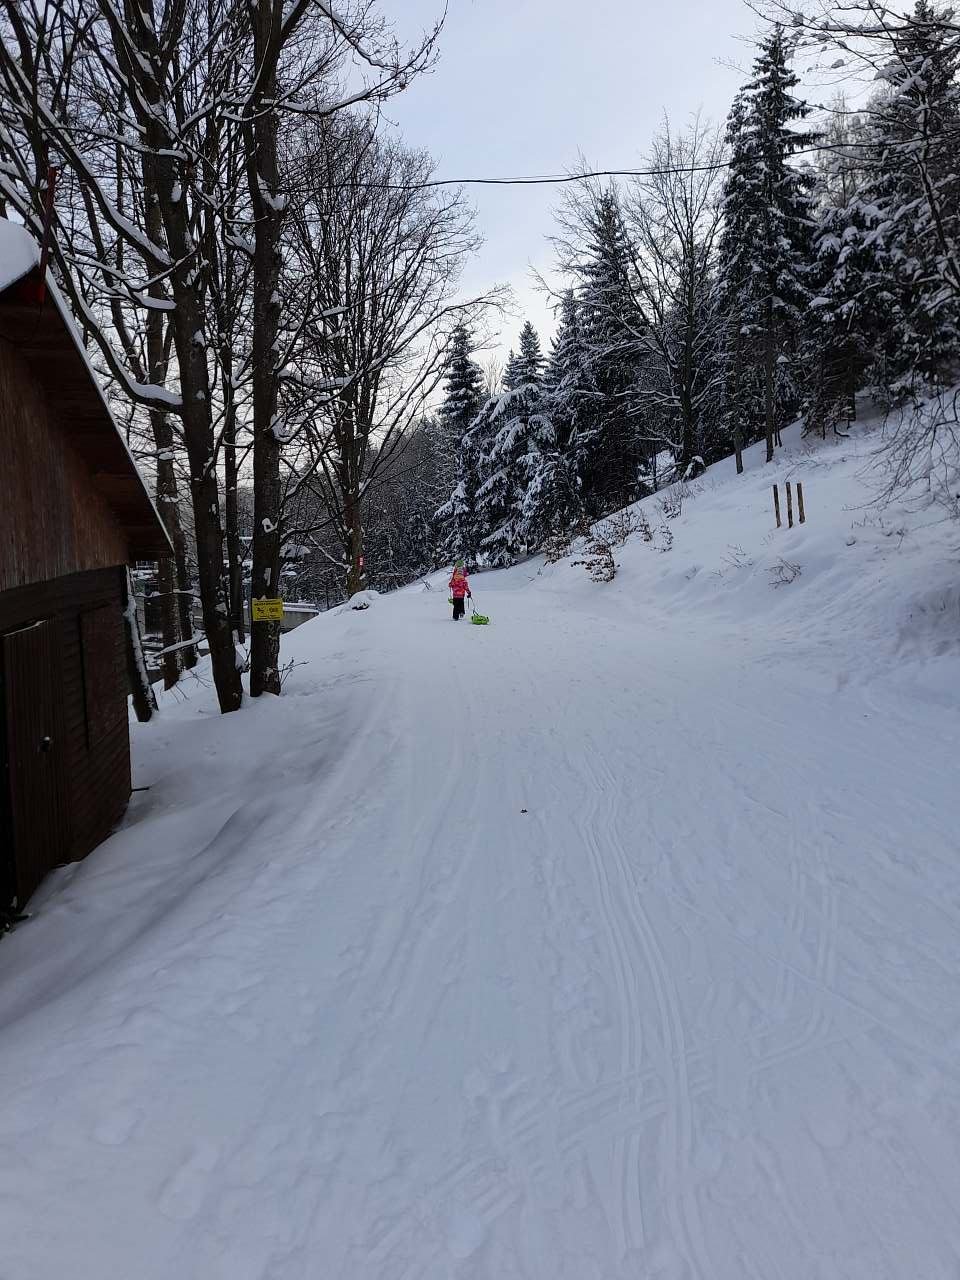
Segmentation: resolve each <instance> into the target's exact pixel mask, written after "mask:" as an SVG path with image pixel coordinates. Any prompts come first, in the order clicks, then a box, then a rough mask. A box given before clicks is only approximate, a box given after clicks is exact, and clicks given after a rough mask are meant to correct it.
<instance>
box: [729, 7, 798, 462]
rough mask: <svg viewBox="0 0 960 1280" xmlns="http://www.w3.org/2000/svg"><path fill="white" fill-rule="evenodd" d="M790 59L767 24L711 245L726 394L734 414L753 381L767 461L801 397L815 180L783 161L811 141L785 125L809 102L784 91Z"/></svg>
mask: <svg viewBox="0 0 960 1280" xmlns="http://www.w3.org/2000/svg"><path fill="white" fill-rule="evenodd" d="M789 59H790V49H789V47H788V44H787V41H786V39H785V37H784V33H783V30H782V28H780V27H779V26H778V27H775V28H774V30H773V31H772V32H771V34H770V35H769V36H768V37H767V38H766V40H764V42H763V43H762V45H761V47H760V52H759V54H758V56H757V59H756V61H755V63H754V76H753V79H752V80H751V81H750V82H749V83H748V84H747V85H746V86H745V88H744V90H743V91H742V92H741V93H740V94H739V95H738V97H737V100H736V101H735V103H734V107H733V110H732V111H731V114H730V118H729V121H728V135H727V136H728V142H729V144H730V149H731V164H730V169H729V172H728V177H727V181H726V184H725V187H724V224H725V227H724V233H723V236H722V240H721V248H720V269H721V288H722V289H723V293H724V295H725V297H726V299H727V300H728V301H729V302H730V304H731V306H732V314H731V318H730V322H729V323H730V332H729V336H728V343H729V344H730V346H731V347H732V351H731V352H728V379H729V383H730V385H728V399H729V401H730V402H731V403H732V404H735V406H736V408H735V411H736V412H737V413H739V414H741V415H742V414H743V413H744V410H746V411H747V412H748V413H749V411H750V409H751V408H752V407H753V405H754V404H755V401H754V398H753V396H752V395H751V390H752V388H753V387H755V386H756V385H757V384H758V383H759V386H760V387H761V388H762V406H763V422H762V426H763V431H764V434H765V436H766V441H767V460H768V461H771V460H772V459H773V448H774V443H775V442H778V441H779V433H780V428H781V427H782V426H783V424H784V422H785V421H786V419H787V418H788V417H789V415H790V414H791V412H793V411H795V410H796V409H797V408H798V407H799V404H800V396H801V370H800V369H799V360H798V352H799V342H800V334H801V328H802V321H803V316H804V313H805V310H806V307H807V305H808V304H809V300H810V296H811V284H812V278H811V272H812V260H813V246H812V227H813V185H814V183H813V178H812V175H811V174H810V173H809V172H808V171H807V170H806V169H804V168H800V167H797V166H795V165H792V164H791V163H790V158H791V156H793V155H794V153H795V152H796V151H798V150H800V149H801V148H803V147H805V146H809V145H810V144H811V141H812V139H811V137H810V135H809V134H807V133H802V132H798V131H795V130H793V129H791V128H790V127H789V126H790V124H791V123H792V122H793V121H795V120H800V119H803V118H804V117H805V116H807V115H808V114H809V108H808V107H807V106H806V104H804V103H803V102H801V101H799V100H798V99H797V98H796V97H795V96H794V95H793V92H792V91H793V90H794V89H795V88H796V86H797V85H798V83H799V81H798V78H797V76H796V75H795V74H794V72H793V71H791V70H790V67H789ZM743 425H744V426H745V427H746V433H747V434H748V435H749V436H750V437H752V436H754V435H755V434H756V432H757V428H758V426H759V425H760V424H759V423H757V422H756V421H751V420H750V418H749V417H748V418H747V421H746V423H744V424H743Z"/></svg>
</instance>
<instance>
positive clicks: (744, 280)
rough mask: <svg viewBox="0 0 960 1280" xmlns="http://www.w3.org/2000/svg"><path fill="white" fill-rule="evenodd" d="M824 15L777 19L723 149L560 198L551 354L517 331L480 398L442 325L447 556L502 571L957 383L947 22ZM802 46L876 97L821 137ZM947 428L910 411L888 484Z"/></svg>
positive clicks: (674, 137) (442, 534)
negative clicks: (449, 449) (855, 76)
mask: <svg viewBox="0 0 960 1280" xmlns="http://www.w3.org/2000/svg"><path fill="white" fill-rule="evenodd" d="M818 12H819V15H820V16H819V17H818V18H817V19H816V20H814V19H811V20H809V21H808V20H805V19H801V18H798V17H796V16H795V15H789V16H790V25H789V26H787V25H785V24H781V23H780V22H776V21H775V22H773V23H772V25H771V27H770V29H769V31H768V34H767V35H766V37H765V38H764V39H763V40H762V41H761V42H760V44H759V46H758V50H757V55H756V58H755V61H754V64H753V68H752V74H751V76H750V78H749V79H748V80H747V82H746V83H745V84H744V85H743V86H742V87H741V89H740V91H739V92H738V93H737V95H736V97H735V99H734V102H733V104H732V106H731V109H730V112H729V115H728V118H727V121H726V126H725V128H724V129H723V130H722V132H716V131H713V130H711V129H710V128H709V127H708V126H707V125H705V124H704V123H703V122H702V121H701V120H699V119H695V120H694V122H693V123H692V124H691V125H690V126H689V127H688V128H686V129H685V130H682V131H680V132H679V133H677V132H675V131H673V130H672V129H671V128H670V127H669V125H668V124H665V125H664V127H663V129H662V132H661V134H660V136H659V137H658V138H657V139H656V141H655V143H654V146H653V149H652V152H651V154H650V157H649V165H648V166H645V168H646V169H648V170H649V172H646V173H645V174H643V175H641V176H638V177H636V178H634V179H631V180H629V182H628V183H627V184H626V185H621V186H617V185H615V184H611V185H607V186H603V185H601V184H599V183H598V182H597V181H596V180H591V179H584V180H583V182H581V183H579V184H577V185H576V186H575V188H574V190H573V193H572V194H571V195H570V197H569V198H568V199H567V200H566V201H565V203H564V205H563V206H562V208H561V209H560V211H559V216H558V223H559V228H558V231H557V233H556V234H555V236H554V237H553V243H554V246H555V250H556V258H557V268H558V275H559V276H560V277H561V279H563V280H564V281H565V282H566V285H565V288H564V289H563V290H562V291H561V292H560V296H559V297H558V298H557V307H558V327H557V332H556V336H555V338H554V340H553V343H552V347H551V350H550V352H549V354H548V355H546V356H544V354H543V352H542V351H541V347H540V343H539V340H538V337H537V334H536V333H535V331H534V330H533V328H532V326H531V325H530V324H529V323H526V324H524V326H523V328H522V330H521V332H520V335H519V343H518V348H517V351H516V353H512V354H511V356H510V359H509V361H508V363H507V367H506V370H505V372H504V376H503V380H502V384H501V386H499V387H498V388H497V389H496V390H495V392H494V393H493V394H485V392H484V390H483V387H482V377H481V373H480V369H479V367H478V366H477V364H476V362H475V360H474V358H473V357H474V352H473V351H472V345H473V344H472V340H471V335H470V332H469V330H468V328H467V327H466V326H461V327H460V328H459V329H458V330H457V332H456V334H455V338H454V342H453V345H452V347H451V356H450V364H449V368H448V375H447V380H446V384H445V397H444V400H443V404H442V407H441V409H440V414H439V418H440V422H441V423H442V424H443V425H444V427H445V430H446V432H447V435H448V438H449V439H451V440H454V441H456V442H457V474H456V477H455V482H454V485H453V487H452V489H451V492H450V494H449V496H448V498H447V500H446V501H445V502H444V503H443V504H441V506H440V508H439V509H438V511H437V514H436V523H437V528H438V553H439V556H440V558H441V559H450V558H453V557H455V556H461V557H464V558H467V559H469V560H470V561H471V562H473V563H481V564H483V563H485V564H490V565H504V564H508V563H511V562H512V561H514V560H516V559H517V558H518V557H520V556H523V555H525V554H528V553H530V552H533V551H537V550H540V549H543V548H544V547H545V546H548V545H550V544H551V543H552V542H554V541H555V540H556V539H558V538H559V539H563V538H564V537H569V535H570V534H571V533H572V532H573V531H576V530H577V529H580V528H583V527H584V525H585V523H588V522H590V521H592V520H595V519H596V518H597V517H599V516H601V515H604V514H606V513H608V512H610V511H612V510H614V509H616V508H618V507H622V506H624V505H625V504H626V503H628V502H630V501H633V500H635V499H637V498H639V497H642V496H643V495H644V494H646V493H649V492H652V491H654V490H656V489H657V488H659V487H660V486H661V485H663V484H666V483H669V482H671V481H674V480H676V479H678V478H679V479H682V478H684V477H689V476H691V475H692V474H695V473H696V472H697V471H699V470H700V469H702V468H703V467H704V466H706V465H709V464H710V463H711V462H714V461H716V460H718V459H719V458H722V457H725V456H727V455H731V454H732V455H734V457H735V459H736V466H737V470H738V471H740V470H742V468H743V461H742V453H743V450H744V448H746V447H747V446H748V445H750V444H753V443H755V442H758V441H764V442H765V456H766V459H767V461H771V460H772V459H773V458H774V456H775V449H776V448H777V447H778V446H779V445H780V443H781V431H782V429H783V427H784V426H785V425H786V424H787V423H789V422H792V421H794V420H795V419H796V418H798V417H802V418H803V420H804V426H805V430H807V431H817V432H820V433H822V434H825V433H826V432H828V431H835V432H842V431H843V430H844V429H845V425H846V424H848V423H850V422H851V421H853V420H854V418H855V417H856V396H857V393H858V392H859V391H861V390H864V389H866V388H869V389H871V391H872V392H873V393H874V395H875V396H876V397H878V398H880V399H881V400H882V401H885V402H886V403H887V404H893V403H903V402H905V401H910V399H911V398H913V397H917V396H919V395H921V394H922V393H923V392H929V391H930V390H931V389H934V390H935V389H937V388H938V387H943V386H946V385H949V384H950V383H951V382H954V381H956V379H957V377H958V376H960V330H958V322H960V287H958V286H960V274H958V266H960V257H958V232H960V87H958V79H957V59H958V56H960V26H958V24H957V22H956V21H955V19H954V14H953V11H952V10H950V9H947V8H942V7H938V6H936V5H935V4H933V3H931V0H917V2H916V4H915V7H914V8H913V10H912V11H911V12H909V13H907V14H898V15H894V14H893V13H892V12H890V11H887V10H885V9H883V10H882V11H881V9H880V8H879V7H878V6H876V5H875V4H873V3H867V2H866V0H865V2H864V3H863V4H862V5H860V4H858V3H857V2H856V0H852V2H849V0H848V3H846V4H845V5H843V6H842V7H838V8H837V9H836V10H834V9H833V8H832V7H831V6H822V7H820V9H819V10H818ZM773 16H774V17H777V16H783V17H787V16H788V15H787V14H783V15H778V14H773ZM813 48H816V49H817V50H818V51H819V52H820V55H821V57H822V54H823V52H824V51H825V50H826V51H828V50H833V51H835V52H841V54H842V56H841V57H840V58H837V59H835V60H834V61H833V62H831V63H829V64H828V65H829V69H830V70H831V71H833V72H835V73H836V74H837V75H841V74H847V73H848V72H849V71H850V70H851V68H853V69H862V68H863V67H868V68H869V69H870V70H871V72H872V73H873V77H874V79H875V80H876V85H877V87H875V88H874V90H873V91H872V93H871V94H870V95H869V98H868V99H867V100H866V101H865V102H863V103H862V104H861V105H859V106H858V107H857V109H855V110H854V109H850V108H849V107H848V105H847V102H846V101H845V99H844V98H843V97H842V96H837V97H836V98H835V99H834V100H833V102H832V103H831V104H830V107H829V108H828V110H827V112H826V119H827V124H826V126H825V127H822V128H820V129H814V128H812V127H811V125H810V117H811V115H812V109H811V107H810V105H809V103H808V102H806V101H805V100H804V97H803V94H802V88H801V82H800V77H799V75H798V73H797V71H796V70H795V63H796V61H797V59H798V57H799V56H804V55H808V54H809V53H810V51H811V49H813ZM808 61H809V58H808ZM822 65H823V64H822V63H821V66H822ZM956 427H957V423H956V413H955V411H954V410H950V411H949V412H947V413H945V414H943V415H936V414H934V415H932V416H930V415H926V416H922V415H919V414H917V415H909V414H908V415H906V416H905V417H904V426H903V427H902V429H901V431H900V433H899V435H898V437H897V438H896V439H895V441H894V445H895V448H894V458H895V461H896V463H897V466H898V467H899V468H900V471H901V474H903V475H910V476H915V475H916V474H917V465H915V464H917V462H918V460H921V461H920V465H923V461H922V460H924V459H929V455H930V451H931V450H937V449H938V448H939V450H940V452H941V453H942V455H943V456H944V457H945V456H946V455H947V454H948V453H949V452H950V447H952V446H955V444H956V441H957V430H956ZM948 446H949V447H948ZM953 456H954V460H956V455H955V454H954V455H953ZM927 465H932V464H930V463H929V461H928V463H927ZM944 476H945V477H946V476H949V466H947V465H946V464H945V465H944ZM954 487H955V486H954ZM952 501H953V503H954V505H956V501H957V499H956V494H955V493H954V494H953V498H952Z"/></svg>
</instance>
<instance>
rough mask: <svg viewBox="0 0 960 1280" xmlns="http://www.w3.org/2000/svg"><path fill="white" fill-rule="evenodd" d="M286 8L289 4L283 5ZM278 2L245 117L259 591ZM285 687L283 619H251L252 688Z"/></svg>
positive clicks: (258, 17)
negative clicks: (249, 116) (251, 229)
mask: <svg viewBox="0 0 960 1280" xmlns="http://www.w3.org/2000/svg"><path fill="white" fill-rule="evenodd" d="M280 12H281V13H282V6H280ZM277 17H278V15H277V14H276V13H275V12H274V4H273V3H270V2H269V0H260V3H259V4H258V5H257V7H256V10H255V22H254V58H253V65H254V66H256V67H258V68H259V69H260V77H259V95H258V97H257V99H256V101H255V103H254V109H255V111H256V115H255V118H254V119H253V121H252V122H249V123H248V124H246V125H245V128H244V132H245V136H246V138H247V173H248V179H249V186H250V200H251V205H252V207H253V211H254V215H255V218H256V226H255V233H254V234H255V240H254V253H253V548H252V552H253V573H252V594H253V596H254V598H256V597H262V596H266V597H269V598H275V597H276V596H277V594H278V593H279V590H280V503H281V486H280V441H279V439H278V437H277V432H276V415H277V403H278V396H277V345H276V344H277V336H278V334H279V331H280V299H279V294H278V288H279V284H280V223H281V217H282V214H281V203H280V200H279V198H278V197H279V190H278V188H279V173H278V166H277V112H276V107H275V106H274V99H275V97H276V88H277V75H276V66H277V57H278V56H279V48H278V45H277V44H276V30H275V23H276V19H277ZM279 692H280V626H279V624H278V623H276V622H257V623H254V622H253V621H252V619H251V624H250V693H251V696H252V697H254V698H256V697H259V696H260V694H261V693H276V694H278V693H279Z"/></svg>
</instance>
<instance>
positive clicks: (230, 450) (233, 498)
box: [223, 404, 246, 643]
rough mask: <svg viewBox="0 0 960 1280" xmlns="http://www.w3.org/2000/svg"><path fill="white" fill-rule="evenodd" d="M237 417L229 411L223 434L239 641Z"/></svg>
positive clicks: (234, 617) (240, 565)
mask: <svg viewBox="0 0 960 1280" xmlns="http://www.w3.org/2000/svg"><path fill="white" fill-rule="evenodd" d="M236 431H237V414H236V409H235V407H234V406H233V404H230V405H229V406H228V408H227V422H226V424H225V426H224V432H223V468H224V490H225V503H226V532H227V577H228V579H229V585H230V620H231V622H232V624H233V629H234V631H235V632H236V636H237V639H238V640H239V641H240V642H241V643H243V641H244V640H245V638H246V623H245V621H244V616H243V603H244V602H243V550H242V546H241V542H240V503H239V494H238V488H237V485H238V480H239V476H238V474H237V437H236Z"/></svg>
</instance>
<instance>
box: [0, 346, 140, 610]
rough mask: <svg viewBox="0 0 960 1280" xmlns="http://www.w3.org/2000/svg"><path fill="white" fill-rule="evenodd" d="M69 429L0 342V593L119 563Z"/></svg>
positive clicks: (121, 547)
mask: <svg viewBox="0 0 960 1280" xmlns="http://www.w3.org/2000/svg"><path fill="white" fill-rule="evenodd" d="M51 390H53V389H51ZM69 428H70V424H69V422H64V423H62V424H61V423H59V422H58V420H57V418H56V416H55V415H54V413H53V411H52V410H51V409H50V407H49V405H48V402H47V398H46V395H45V393H44V390H43V388H42V386H40V385H39V384H38V383H37V381H36V379H35V378H34V377H33V376H32V375H31V373H30V372H29V370H28V369H27V367H26V365H25V363H24V361H23V359H22V358H21V356H20V355H19V354H18V352H17V350H16V348H15V347H14V346H12V345H11V344H10V343H8V342H0V591H5V590H8V589H10V588H11V587H19V586H23V585H25V584H27V583H32V582H41V581H43V580H45V579H50V578H60V577H64V576H66V575H68V574H72V573H77V572H79V571H82V570H87V569H103V568H106V567H108V566H110V565H120V564H126V563H127V560H128V558H129V554H128V547H127V540H126V537H125V536H124V533H123V531H122V529H121V528H120V526H119V524H118V523H117V521H116V519H115V517H114V516H113V514H112V512H111V511H110V509H109V507H108V506H107V505H106V503H105V502H104V500H103V498H102V497H101V496H100V494H98V493H97V491H96V489H95V488H94V487H93V485H92V483H91V479H90V473H89V471H88V469H87V467H86V465H85V463H84V462H83V461H82V460H81V458H80V457H79V455H78V454H77V453H76V451H75V450H74V449H73V448H72V447H71V445H70V442H69Z"/></svg>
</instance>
